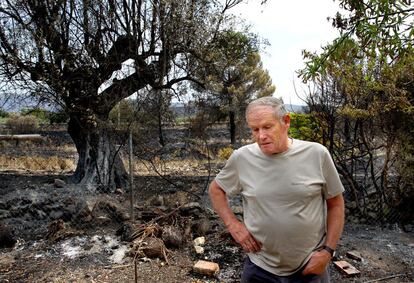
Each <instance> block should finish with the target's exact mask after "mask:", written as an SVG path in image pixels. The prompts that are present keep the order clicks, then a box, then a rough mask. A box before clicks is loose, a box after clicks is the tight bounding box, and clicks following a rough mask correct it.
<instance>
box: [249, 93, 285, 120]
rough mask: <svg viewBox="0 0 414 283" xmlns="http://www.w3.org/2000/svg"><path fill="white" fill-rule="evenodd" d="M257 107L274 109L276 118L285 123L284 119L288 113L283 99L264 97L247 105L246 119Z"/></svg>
mask: <svg viewBox="0 0 414 283" xmlns="http://www.w3.org/2000/svg"><path fill="white" fill-rule="evenodd" d="M257 106H270V107H272V109H273V113H274V115H275V117H276V118H279V120H280V121H281V122H282V123H284V121H283V117H284V116H285V115H286V114H287V113H288V112H287V111H286V108H285V105H284V104H283V99H282V98H276V97H273V96H263V97H260V98H258V99H255V100H253V101H252V102H250V103H249V105H247V108H246V119H247V115H248V114H249V113H250V112H251V111H252V110H253V109H254V108H255V107H257Z"/></svg>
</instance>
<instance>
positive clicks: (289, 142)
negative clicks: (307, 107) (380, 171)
mask: <svg viewBox="0 0 414 283" xmlns="http://www.w3.org/2000/svg"><path fill="white" fill-rule="evenodd" d="M246 119H247V123H248V125H249V127H250V129H251V131H252V134H253V137H254V140H255V143H253V144H249V145H246V146H243V147H241V148H239V149H237V150H235V151H234V152H233V154H232V155H231V156H230V158H229V160H228V161H227V163H226V165H225V167H224V168H223V169H222V170H221V171H220V173H219V174H218V175H217V176H216V178H215V179H214V180H213V181H212V183H211V184H210V189H209V195H210V199H211V202H212V205H213V208H214V210H215V211H216V212H217V213H218V215H219V216H220V217H221V219H222V220H223V222H224V224H225V225H226V227H227V229H228V230H229V232H230V234H231V235H232V237H233V238H234V240H235V241H236V242H237V243H238V244H240V245H241V247H242V248H243V249H244V251H245V252H246V253H248V257H247V258H246V261H245V264H244V270H243V274H242V282H243V283H247V282H261V283H264V282H329V274H328V269H327V267H328V264H329V262H330V260H331V258H332V257H333V255H334V251H335V248H336V245H337V242H338V240H339V238H340V235H341V233H342V229H343V225H344V200H343V197H342V192H343V190H344V189H343V186H342V184H341V181H340V179H339V176H338V173H337V171H336V168H335V166H334V163H333V161H332V158H331V156H330V154H329V152H328V150H327V149H326V148H325V147H324V146H322V145H320V144H318V143H313V142H306V141H302V140H297V139H292V138H290V137H289V136H288V129H289V126H290V116H289V114H288V113H287V112H286V110H285V108H284V106H283V102H282V100H281V99H277V98H274V97H262V98H259V99H257V100H254V101H253V102H251V103H250V104H249V105H248V107H247V110H246ZM235 194H241V196H242V200H243V209H244V217H243V219H244V220H243V222H241V221H239V220H238V218H236V216H235V215H234V213H233V212H232V210H231V209H230V207H229V205H228V202H227V195H229V196H231V195H235Z"/></svg>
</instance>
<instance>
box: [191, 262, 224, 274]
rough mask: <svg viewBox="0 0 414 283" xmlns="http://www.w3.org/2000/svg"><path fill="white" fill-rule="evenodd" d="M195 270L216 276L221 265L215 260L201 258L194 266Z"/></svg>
mask: <svg viewBox="0 0 414 283" xmlns="http://www.w3.org/2000/svg"><path fill="white" fill-rule="evenodd" d="M193 270H194V272H196V273H198V274H202V275H207V276H214V275H216V274H218V273H219V271H220V268H219V265H218V264H217V263H215V262H211V261H204V260H199V261H197V262H196V263H195V264H194V266H193Z"/></svg>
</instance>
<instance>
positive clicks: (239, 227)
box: [227, 220, 262, 253]
mask: <svg viewBox="0 0 414 283" xmlns="http://www.w3.org/2000/svg"><path fill="white" fill-rule="evenodd" d="M227 229H228V230H229V232H230V234H231V236H232V237H233V239H234V240H235V241H236V242H237V243H238V244H239V245H240V246H242V248H243V250H244V251H245V252H247V253H255V252H258V251H260V250H261V249H262V244H261V243H260V242H259V241H257V240H256V239H255V238H254V237H253V236H252V234H250V232H249V231H248V230H247V228H246V226H245V225H244V223H242V222H240V221H238V220H235V221H232V222H231V224H229V225H227Z"/></svg>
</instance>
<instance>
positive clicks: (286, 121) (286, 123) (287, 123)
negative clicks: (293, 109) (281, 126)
mask: <svg viewBox="0 0 414 283" xmlns="http://www.w3.org/2000/svg"><path fill="white" fill-rule="evenodd" d="M283 122H284V123H285V125H286V126H287V127H290V114H289V113H287V114H286V115H285V116H283Z"/></svg>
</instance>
